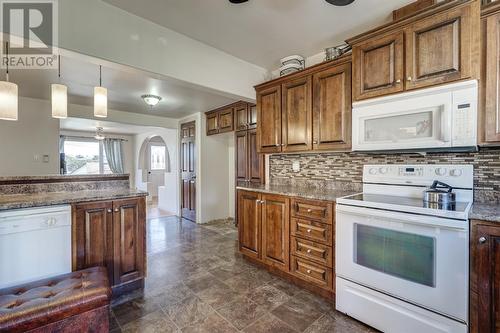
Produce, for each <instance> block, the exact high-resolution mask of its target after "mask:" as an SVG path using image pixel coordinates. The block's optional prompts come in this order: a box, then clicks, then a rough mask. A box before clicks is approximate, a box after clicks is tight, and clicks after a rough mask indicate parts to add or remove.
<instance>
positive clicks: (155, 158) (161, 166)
mask: <svg viewBox="0 0 500 333" xmlns="http://www.w3.org/2000/svg"><path fill="white" fill-rule="evenodd" d="M150 151H151V170H165V168H166V165H165V152H166V149H165V146H154V145H151V149H150Z"/></svg>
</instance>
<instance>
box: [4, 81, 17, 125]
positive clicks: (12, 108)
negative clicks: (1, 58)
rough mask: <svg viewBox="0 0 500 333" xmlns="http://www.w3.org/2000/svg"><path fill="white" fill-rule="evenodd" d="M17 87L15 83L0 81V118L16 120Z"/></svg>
mask: <svg viewBox="0 0 500 333" xmlns="http://www.w3.org/2000/svg"><path fill="white" fill-rule="evenodd" d="M17 117H18V89H17V84H15V83H12V82H7V81H0V119H3V120H14V121H15V120H17Z"/></svg>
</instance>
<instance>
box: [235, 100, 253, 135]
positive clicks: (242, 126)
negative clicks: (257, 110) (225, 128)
mask: <svg viewBox="0 0 500 333" xmlns="http://www.w3.org/2000/svg"><path fill="white" fill-rule="evenodd" d="M248 111H249V110H248V106H247V105H246V104H242V105H239V106H237V107H235V108H234V124H235V125H234V127H235V129H236V130H237V131H244V130H247V129H248V126H249V112H248Z"/></svg>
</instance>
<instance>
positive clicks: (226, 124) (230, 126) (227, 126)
mask: <svg viewBox="0 0 500 333" xmlns="http://www.w3.org/2000/svg"><path fill="white" fill-rule="evenodd" d="M233 130H234V117H233V108H227V109H225V110H222V111H219V133H226V132H231V131H233Z"/></svg>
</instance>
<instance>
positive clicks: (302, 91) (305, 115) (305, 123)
mask: <svg viewBox="0 0 500 333" xmlns="http://www.w3.org/2000/svg"><path fill="white" fill-rule="evenodd" d="M281 93H282V104H281V105H282V145H283V151H284V152H289V151H304V150H311V148H312V145H311V143H312V78H311V77H310V76H307V77H304V78H300V79H297V80H294V81H291V82H288V83H285V84H283V85H282V87H281Z"/></svg>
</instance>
